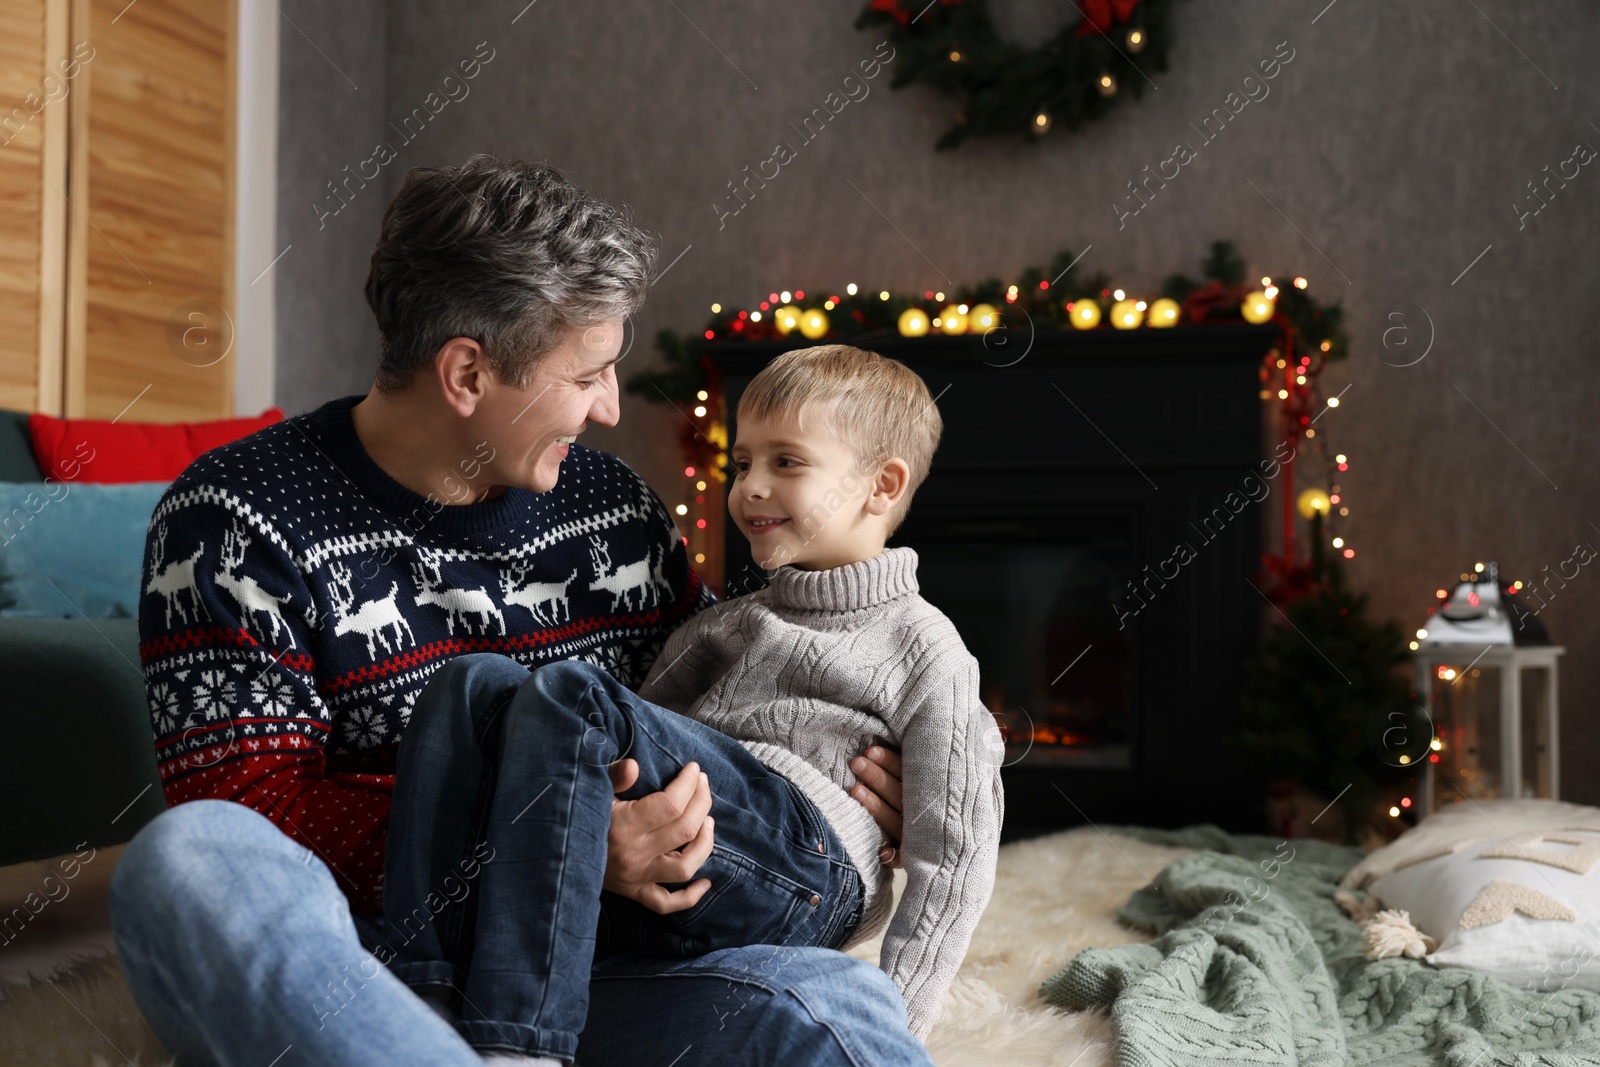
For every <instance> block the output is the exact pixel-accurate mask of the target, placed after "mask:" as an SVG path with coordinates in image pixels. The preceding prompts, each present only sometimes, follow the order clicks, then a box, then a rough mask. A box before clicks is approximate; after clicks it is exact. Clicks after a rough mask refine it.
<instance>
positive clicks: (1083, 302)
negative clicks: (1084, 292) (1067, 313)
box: [1071, 297, 1100, 330]
mask: <svg viewBox="0 0 1600 1067" xmlns="http://www.w3.org/2000/svg"><path fill="white" fill-rule="evenodd" d="M1071 315H1072V325H1073V326H1075V327H1077V328H1078V329H1080V330H1092V329H1094V328H1095V327H1096V326H1098V325H1100V305H1099V304H1097V303H1095V302H1094V301H1093V300H1090V299H1089V298H1088V297H1083V298H1081V299H1078V300H1074V301H1073V302H1072V311H1071Z"/></svg>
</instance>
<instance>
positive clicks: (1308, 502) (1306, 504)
mask: <svg viewBox="0 0 1600 1067" xmlns="http://www.w3.org/2000/svg"><path fill="white" fill-rule="evenodd" d="M1294 506H1295V508H1296V509H1297V510H1298V511H1299V512H1300V517H1301V518H1302V519H1309V518H1311V516H1313V515H1317V514H1322V515H1326V514H1327V513H1328V508H1329V507H1330V506H1331V505H1330V503H1329V500H1328V494H1327V493H1325V492H1323V491H1322V490H1321V489H1317V488H1315V487H1313V488H1311V489H1307V490H1305V491H1304V492H1302V493H1301V494H1300V495H1299V496H1298V497H1297V498H1295V502H1294ZM1334 547H1336V548H1337V547H1338V546H1337V545H1335V546H1334Z"/></svg>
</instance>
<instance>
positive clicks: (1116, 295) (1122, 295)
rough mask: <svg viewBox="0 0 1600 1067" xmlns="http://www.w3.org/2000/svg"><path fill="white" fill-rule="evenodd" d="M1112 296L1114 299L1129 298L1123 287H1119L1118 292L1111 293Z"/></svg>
mask: <svg viewBox="0 0 1600 1067" xmlns="http://www.w3.org/2000/svg"><path fill="white" fill-rule="evenodd" d="M1111 298H1112V299H1113V300H1126V299H1127V298H1128V294H1127V293H1124V292H1123V291H1122V290H1121V289H1118V290H1117V291H1116V292H1114V293H1112V294H1111Z"/></svg>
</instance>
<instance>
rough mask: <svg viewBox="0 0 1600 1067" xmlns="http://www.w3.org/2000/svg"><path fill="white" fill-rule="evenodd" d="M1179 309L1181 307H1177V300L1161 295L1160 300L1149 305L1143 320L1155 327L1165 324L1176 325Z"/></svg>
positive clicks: (1159, 327) (1164, 325)
mask: <svg viewBox="0 0 1600 1067" xmlns="http://www.w3.org/2000/svg"><path fill="white" fill-rule="evenodd" d="M1181 310H1182V309H1181V308H1179V307H1178V302H1177V301H1176V300H1171V299H1169V298H1167V297H1162V298H1161V299H1160V300H1157V301H1156V302H1155V303H1153V304H1151V305H1150V310H1149V312H1147V313H1146V315H1145V321H1146V322H1147V323H1148V324H1149V325H1151V326H1154V327H1156V328H1157V329H1162V328H1165V327H1167V326H1176V325H1177V324H1178V315H1179V313H1180V312H1181Z"/></svg>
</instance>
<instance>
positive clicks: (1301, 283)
mask: <svg viewBox="0 0 1600 1067" xmlns="http://www.w3.org/2000/svg"><path fill="white" fill-rule="evenodd" d="M1294 287H1295V288H1296V289H1304V288H1305V287H1306V280H1305V279H1304V278H1296V279H1295V280H1294Z"/></svg>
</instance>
